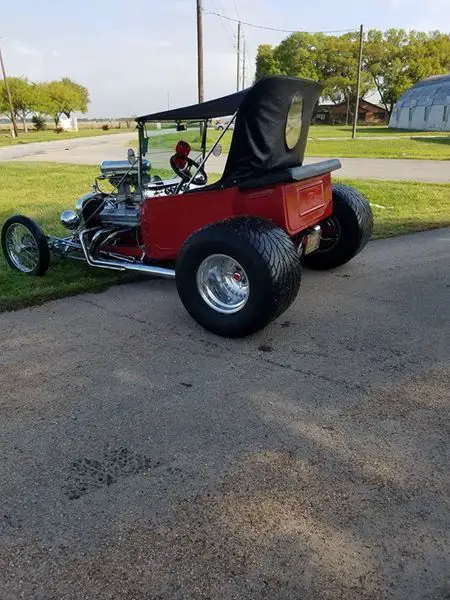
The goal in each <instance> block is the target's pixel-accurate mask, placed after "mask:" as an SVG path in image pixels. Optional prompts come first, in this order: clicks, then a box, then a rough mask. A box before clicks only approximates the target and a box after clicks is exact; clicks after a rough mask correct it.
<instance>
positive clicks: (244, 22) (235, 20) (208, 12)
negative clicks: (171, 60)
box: [203, 10, 358, 33]
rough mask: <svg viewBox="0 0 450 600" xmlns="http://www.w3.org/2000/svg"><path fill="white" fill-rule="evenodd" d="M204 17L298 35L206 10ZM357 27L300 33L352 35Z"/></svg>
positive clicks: (292, 31) (291, 31)
mask: <svg viewBox="0 0 450 600" xmlns="http://www.w3.org/2000/svg"><path fill="white" fill-rule="evenodd" d="M203 12H204V13H205V15H213V16H215V17H219V18H221V19H225V20H226V21H232V22H233V23H241V24H242V25H247V26H248V27H254V28H255V29H266V30H267V31H278V32H280V33H299V30H298V29H277V28H276V27H267V26H266V25H256V24H255V23H248V22H247V21H240V20H239V19H233V18H232V17H227V16H226V15H223V14H220V13H218V12H211V11H208V10H204V11H203ZM357 30H358V27H354V28H352V29H334V30H330V31H302V32H301V33H352V32H354V31H357Z"/></svg>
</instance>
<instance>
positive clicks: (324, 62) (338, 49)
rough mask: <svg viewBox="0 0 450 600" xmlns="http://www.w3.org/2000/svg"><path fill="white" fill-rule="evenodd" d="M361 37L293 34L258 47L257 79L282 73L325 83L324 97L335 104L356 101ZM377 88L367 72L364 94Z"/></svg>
mask: <svg viewBox="0 0 450 600" xmlns="http://www.w3.org/2000/svg"><path fill="white" fill-rule="evenodd" d="M358 48H359V36H358V34H357V33H351V34H346V35H343V36H339V37H338V36H327V35H324V34H322V33H303V32H299V33H293V34H292V35H290V36H288V37H287V38H286V39H285V40H283V41H282V42H281V43H280V44H279V45H278V46H276V47H275V48H272V47H271V46H267V45H265V44H263V45H261V46H260V47H259V48H258V55H257V59H256V65H257V68H256V79H260V78H261V77H263V76H265V75H271V74H275V73H278V74H281V75H290V76H294V77H303V78H305V79H313V80H316V81H320V82H322V84H323V85H324V91H323V96H324V97H326V98H329V99H330V100H332V101H333V102H335V103H339V102H342V101H344V100H347V101H348V102H351V103H352V104H354V101H355V99H356V98H355V96H356V75H357V69H358ZM373 88H374V84H373V81H372V78H371V77H370V75H368V74H363V76H362V81H361V94H360V95H361V97H364V96H365V95H367V94H368V93H369V92H370V91H371V90H372V89H373Z"/></svg>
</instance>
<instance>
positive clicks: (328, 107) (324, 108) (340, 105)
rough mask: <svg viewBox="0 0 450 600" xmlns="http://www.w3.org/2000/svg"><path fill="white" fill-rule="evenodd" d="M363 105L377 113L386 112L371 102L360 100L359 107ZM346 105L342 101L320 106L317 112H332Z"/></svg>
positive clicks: (383, 108) (382, 107)
mask: <svg viewBox="0 0 450 600" xmlns="http://www.w3.org/2000/svg"><path fill="white" fill-rule="evenodd" d="M365 104H366V105H368V106H370V107H373V108H375V109H376V110H377V111H385V112H386V109H385V107H384V106H380V105H379V104H374V103H373V102H369V101H368V100H364V98H361V99H360V101H359V107H360V108H364V105H365ZM346 105H347V102H346V101H345V100H344V102H339V103H338V104H320V105H319V107H318V110H322V111H325V110H327V111H329V110H332V109H333V108H341V107H345V106H346Z"/></svg>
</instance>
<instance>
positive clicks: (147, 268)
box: [79, 230, 175, 279]
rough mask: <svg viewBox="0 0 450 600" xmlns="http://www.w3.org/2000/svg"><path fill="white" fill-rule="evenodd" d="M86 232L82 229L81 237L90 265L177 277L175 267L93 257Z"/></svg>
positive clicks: (166, 277) (170, 277) (171, 277)
mask: <svg viewBox="0 0 450 600" xmlns="http://www.w3.org/2000/svg"><path fill="white" fill-rule="evenodd" d="M86 233H87V231H86V230H84V231H80V233H79V239H80V243H81V247H82V249H83V253H84V257H85V259H86V262H87V263H88V265H89V266H91V267H97V268H99V269H112V270H113V271H135V272H137V273H145V274H146V275H156V276H157V277H164V278H165V279H175V271H174V269H164V268H163V267H154V266H152V265H143V264H141V263H133V262H128V261H120V260H104V259H98V258H93V256H92V255H91V254H90V252H89V248H88V246H87V244H86V240H85V239H84V236H85V235H86Z"/></svg>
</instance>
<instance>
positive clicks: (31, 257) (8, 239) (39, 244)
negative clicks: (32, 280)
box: [1, 215, 50, 276]
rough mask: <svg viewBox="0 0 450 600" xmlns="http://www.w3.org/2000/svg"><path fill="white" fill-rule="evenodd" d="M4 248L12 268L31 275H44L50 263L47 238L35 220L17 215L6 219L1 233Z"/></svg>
mask: <svg viewBox="0 0 450 600" xmlns="http://www.w3.org/2000/svg"><path fill="white" fill-rule="evenodd" d="M1 243H2V250H3V254H4V256H5V259H6V262H7V263H8V264H9V266H10V267H11V268H12V269H15V270H16V271H19V272H20V273H24V274H26V275H31V276H40V275H44V274H45V272H46V271H47V269H48V266H49V264H50V250H49V247H48V243H47V238H46V237H45V235H44V233H43V232H42V231H41V229H40V228H39V227H38V225H36V223H35V222H34V221H32V220H31V219H29V218H28V217H24V216H22V215H17V216H14V217H11V218H10V219H8V220H7V221H6V223H5V224H4V225H3V227H2V233H1Z"/></svg>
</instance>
